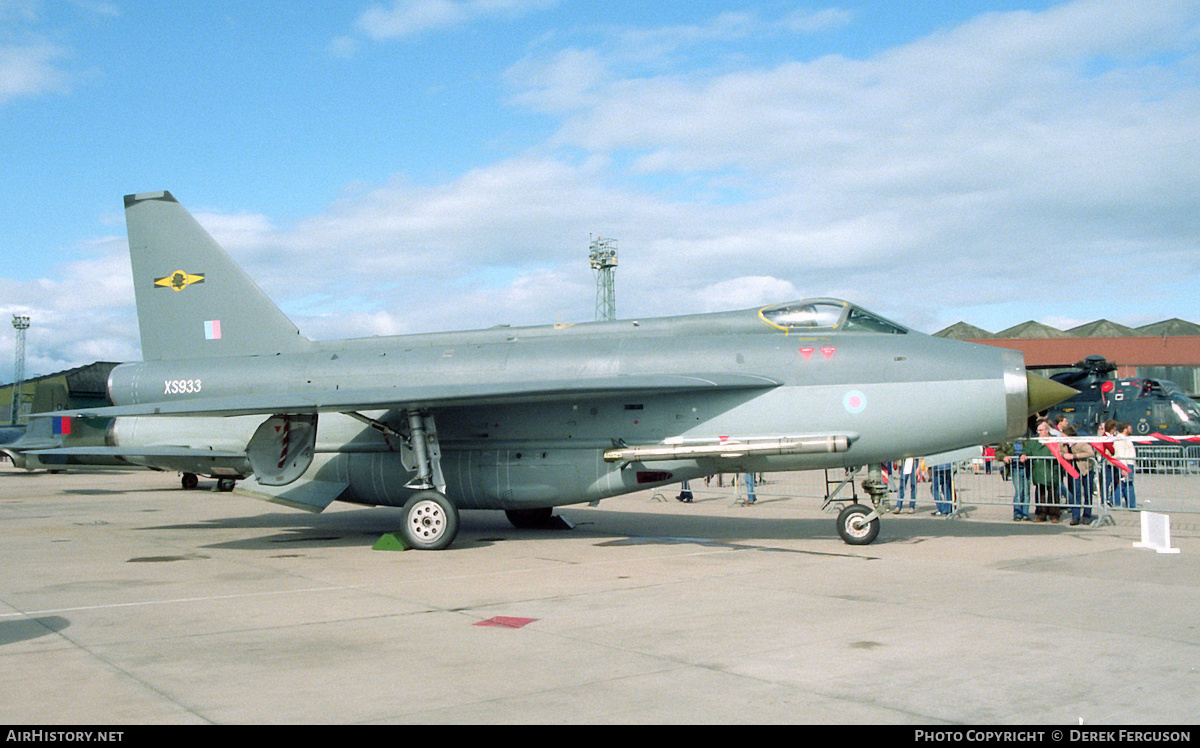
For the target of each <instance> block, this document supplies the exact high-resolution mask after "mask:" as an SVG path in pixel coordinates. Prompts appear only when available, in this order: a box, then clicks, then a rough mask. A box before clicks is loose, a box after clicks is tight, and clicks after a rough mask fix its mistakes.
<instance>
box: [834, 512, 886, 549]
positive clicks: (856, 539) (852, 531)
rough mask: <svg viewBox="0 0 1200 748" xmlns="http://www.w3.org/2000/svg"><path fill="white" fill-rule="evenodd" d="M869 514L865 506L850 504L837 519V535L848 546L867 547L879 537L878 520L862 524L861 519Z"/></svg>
mask: <svg viewBox="0 0 1200 748" xmlns="http://www.w3.org/2000/svg"><path fill="white" fill-rule="evenodd" d="M870 513H871V507H869V506H866V505H865V504H850V505H849V506H847V507H846V508H845V509H843V510H842V511H841V512H840V513H838V518H837V529H838V535H841V536H842V540H844V541H845V542H846V543H847V544H849V545H868V544H869V543H872V542H874V540H875V538H877V537H878V536H879V518H878V517H876V518H875V519H873V520H871V521H870V522H864V521H863V517H865V516H866V515H868V514H870Z"/></svg>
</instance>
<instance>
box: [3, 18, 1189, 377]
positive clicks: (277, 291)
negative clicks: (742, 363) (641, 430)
mask: <svg viewBox="0 0 1200 748" xmlns="http://www.w3.org/2000/svg"><path fill="white" fill-rule="evenodd" d="M162 189H167V190H170V191H171V192H172V193H173V194H174V195H175V196H176V197H177V198H178V199H179V200H180V202H182V203H183V204H184V205H185V206H186V207H187V208H188V209H189V210H191V211H192V213H193V214H194V215H196V217H197V218H198V219H199V220H200V222H201V223H202V224H204V225H205V226H206V227H207V228H208V229H209V231H210V232H211V233H212V234H213V235H214V236H215V237H216V238H217V240H218V241H220V242H221V243H222V244H223V245H224V246H225V247H226V248H227V249H228V250H229V251H230V252H231V254H233V255H234V256H235V258H237V260H238V261H239V262H241V263H242V264H243V266H244V267H246V269H247V271H248V272H249V273H250V275H251V276H252V277H254V278H255V279H256V280H257V281H258V282H259V284H260V285H261V286H262V287H263V288H264V290H266V292H267V293H268V294H269V295H271V296H272V297H273V298H275V299H276V300H277V301H278V302H279V304H280V306H281V307H282V308H283V309H284V311H285V312H287V313H288V314H289V315H290V316H291V317H292V318H293V319H294V320H295V321H296V323H297V325H298V326H299V327H300V329H301V331H302V332H304V333H305V334H306V335H308V336H309V337H312V338H320V339H328V338H336V337H349V336H362V335H377V334H399V333H407V332H424V331H436V330H449V329H464V328H479V327H489V326H491V325H494V324H502V323H510V324H538V323H548V322H568V321H584V320H588V319H591V318H592V317H593V314H594V306H595V280H594V278H593V276H592V273H591V270H590V268H589V267H588V264H587V250H588V244H589V242H590V240H591V238H592V237H594V236H605V237H613V238H615V239H617V241H618V246H619V251H620V264H619V267H618V270H617V276H616V288H617V312H618V316H620V317H649V316H656V315H664V314H674V313H692V312H702V311H715V310H720V309H740V308H748V307H753V306H756V305H761V304H765V303H769V302H772V301H783V300H789V299H792V298H798V297H802V296H817V295H821V296H838V297H842V298H846V299H850V300H852V301H855V302H858V303H860V304H862V305H863V306H866V307H867V308H869V309H872V310H874V311H876V312H879V313H880V314H883V315H884V316H887V317H891V318H893V319H895V320H896V321H898V322H902V323H904V324H907V325H909V326H911V327H913V328H915V329H918V330H922V331H924V332H934V331H937V330H939V329H941V328H943V327H945V326H947V325H950V324H952V323H954V322H957V321H959V320H964V321H967V322H970V323H972V324H975V325H977V326H980V327H983V328H985V329H988V330H992V331H998V330H1000V329H1003V328H1005V327H1009V326H1011V325H1014V324H1017V323H1020V322H1023V321H1025V320H1029V319H1034V320H1038V321H1042V322H1046V323H1048V324H1051V325H1054V326H1057V327H1070V326H1073V325H1075V324H1080V323H1083V322H1087V321H1091V320H1094V319H1097V318H1101V317H1103V318H1107V319H1111V320H1114V321H1117V322H1121V323H1124V324H1130V325H1140V324H1146V323H1149V322H1155V321H1158V320H1161V319H1165V318H1169V317H1182V318H1184V319H1188V320H1191V321H1195V322H1200V3H1198V2H1196V0H1139V2H1136V3H1134V2H1129V0H1076V1H1074V2H1038V1H1037V0H1024V1H1019V0H1013V1H1011V2H1010V1H1009V0H961V1H960V2H955V3H946V2H943V1H942V0H905V1H904V2H898V1H897V2H866V1H862V0H842V1H838V0H817V2H813V3H807V2H802V3H795V2H779V1H776V0H760V1H759V2H750V3H736V2H705V1H696V2H690V3H647V2H625V1H624V0H609V2H605V3H593V2H587V3H585V2H571V1H570V0H381V1H378V0H377V1H376V2H370V1H369V0H368V1H367V2H362V3H360V4H356V3H354V2H353V1H352V2H349V3H296V2H294V1H289V2H275V1H270V0H263V1H255V2H244V1H240V2H225V1H224V0H210V1H209V2H204V3H164V2H161V1H156V2H149V1H148V0H75V1H74V2H70V1H67V0H62V1H58V2H53V1H51V0H0V261H2V265H0V380H3V381H11V378H12V360H13V344H14V335H13V330H12V328H11V326H10V325H9V320H10V318H11V314H13V313H24V314H29V315H30V316H31V317H32V318H33V327H32V328H31V329H30V331H29V333H28V339H27V349H28V356H27V360H28V363H27V373H28V374H30V375H37V374H44V373H49V372H53V371H57V370H61V369H64V368H67V367H70V366H75V365H80V364H85V363H89V362H91V361H95V360H112V361H122V360H135V359H137V358H140V350H139V343H138V337H137V322H136V317H135V314H134V309H133V289H132V284H131V282H130V280H129V260H128V257H127V255H126V253H127V243H126V238H125V227H124V217H123V210H122V199H121V198H122V196H123V195H125V194H128V193H134V192H146V191H154V190H162Z"/></svg>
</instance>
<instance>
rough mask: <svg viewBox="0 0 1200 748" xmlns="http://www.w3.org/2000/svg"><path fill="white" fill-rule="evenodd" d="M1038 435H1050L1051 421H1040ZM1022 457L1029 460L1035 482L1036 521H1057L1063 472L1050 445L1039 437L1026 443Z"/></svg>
mask: <svg viewBox="0 0 1200 748" xmlns="http://www.w3.org/2000/svg"><path fill="white" fill-rule="evenodd" d="M1037 435H1038V437H1039V438H1041V439H1046V438H1048V437H1049V436H1050V422H1049V421H1046V420H1044V419H1043V420H1040V421H1038V425H1037ZM1022 459H1028V460H1029V478H1030V481H1031V482H1032V483H1033V504H1034V512H1033V514H1034V520H1033V521H1034V522H1045V521H1046V520H1047V519H1048V520H1050V521H1051V522H1057V521H1058V520H1059V515H1060V514H1061V512H1062V509H1061V507H1060V506H1059V497H1058V487H1059V485H1060V484H1061V483H1062V473H1061V471H1060V469H1059V467H1058V460H1057V458H1055V456H1054V453H1053V452H1051V451H1050V447H1048V446H1047V445H1046V444H1044V443H1043V442H1041V441H1038V440H1037V439H1031V440H1029V441H1028V442H1026V443H1025V454H1024V455H1023V456H1022Z"/></svg>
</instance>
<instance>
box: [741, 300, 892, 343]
mask: <svg viewBox="0 0 1200 748" xmlns="http://www.w3.org/2000/svg"><path fill="white" fill-rule="evenodd" d="M758 316H759V317H761V318H762V319H763V321H764V322H766V323H767V324H768V325H770V326H771V327H775V328H778V329H780V330H783V331H785V332H791V331H793V330H795V331H802V332H817V331H825V332H834V331H846V332H881V333H887V334H890V335H904V334H906V333H907V332H908V330H907V329H905V328H904V327H901V326H900V325H897V324H896V323H895V322H889V321H888V320H886V319H884V318H883V317H880V316H878V315H875V314H872V313H871V312H868V311H867V310H865V309H862V308H861V307H857V306H854V305H853V304H851V303H849V302H847V301H840V300H838V299H805V300H803V301H790V302H787V303H784V304H775V305H773V306H768V307H764V308H763V309H760V310H759V312H758Z"/></svg>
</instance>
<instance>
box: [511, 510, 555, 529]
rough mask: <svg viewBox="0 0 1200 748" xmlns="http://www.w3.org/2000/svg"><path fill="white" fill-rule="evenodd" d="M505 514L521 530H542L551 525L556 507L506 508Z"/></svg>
mask: <svg viewBox="0 0 1200 748" xmlns="http://www.w3.org/2000/svg"><path fill="white" fill-rule="evenodd" d="M504 516H505V517H508V521H509V522H511V523H512V526H513V527H516V528H518V529H521V530H540V529H542V528H545V527H548V526H549V525H550V520H551V519H553V517H554V509H553V508H552V507H546V508H545V509H505V510H504Z"/></svg>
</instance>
